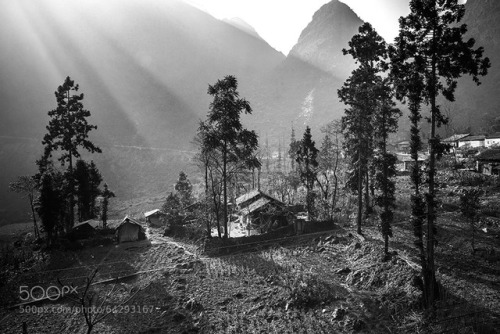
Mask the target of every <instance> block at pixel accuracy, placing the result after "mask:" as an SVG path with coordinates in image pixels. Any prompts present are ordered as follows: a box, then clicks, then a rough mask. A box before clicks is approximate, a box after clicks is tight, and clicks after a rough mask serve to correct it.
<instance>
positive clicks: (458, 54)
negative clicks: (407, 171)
mask: <svg viewBox="0 0 500 334" xmlns="http://www.w3.org/2000/svg"><path fill="white" fill-rule="evenodd" d="M464 13H465V6H464V5H460V4H459V3H458V0H411V1H410V14H409V15H408V16H406V17H402V18H401V19H400V21H399V26H400V31H399V36H398V37H397V38H396V43H395V47H396V50H397V51H396V56H395V57H394V58H393V62H396V63H399V64H404V63H415V64H416V66H406V67H405V66H400V65H396V67H399V68H400V69H401V71H399V73H398V75H399V76H400V77H402V78H410V77H413V76H415V74H414V73H413V71H419V73H420V74H421V75H422V83H423V89H422V91H421V96H420V98H421V99H422V101H423V102H425V103H426V104H427V105H428V106H429V109H430V117H429V121H430V123H431V126H430V136H429V153H430V156H429V167H428V170H427V180H428V193H427V194H426V195H425V202H426V210H427V212H426V214H425V218H426V220H427V228H426V233H425V237H426V240H425V246H426V249H425V259H424V261H425V263H424V264H423V265H422V269H423V272H424V273H423V276H424V300H425V304H426V306H427V307H433V306H434V302H435V300H436V269H435V261H434V246H435V244H436V236H435V232H436V228H435V224H436V206H437V205H436V189H435V186H436V184H435V176H436V159H437V157H438V155H439V154H440V152H441V151H442V148H443V146H442V145H441V144H440V141H439V136H438V135H437V134H436V128H437V127H439V126H440V125H441V124H443V123H445V122H446V118H445V117H444V115H443V114H442V113H441V111H440V108H439V106H438V104H437V98H438V96H439V95H442V96H443V97H444V98H446V99H447V100H449V101H454V98H455V97H454V92H455V89H456V87H457V79H458V78H459V77H460V76H462V75H464V74H468V75H471V76H472V79H473V81H474V82H476V83H478V84H479V76H482V75H485V74H486V73H487V69H488V68H489V67H490V63H489V60H488V58H483V48H482V47H479V48H476V49H475V48H474V44H475V41H474V39H473V38H470V39H468V40H466V41H464V35H465V34H466V32H467V26H466V25H465V24H460V21H461V20H462V18H463V16H464ZM413 100H414V101H416V100H417V99H415V98H414V99H413Z"/></svg>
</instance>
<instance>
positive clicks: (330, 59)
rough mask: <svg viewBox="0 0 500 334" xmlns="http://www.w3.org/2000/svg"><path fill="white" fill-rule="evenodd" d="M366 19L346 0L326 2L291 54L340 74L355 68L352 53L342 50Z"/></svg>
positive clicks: (345, 75)
mask: <svg viewBox="0 0 500 334" xmlns="http://www.w3.org/2000/svg"><path fill="white" fill-rule="evenodd" d="M361 24H363V21H362V20H361V19H360V18H359V17H358V16H357V15H356V13H354V12H353V11H352V10H351V8H349V7H348V6H347V5H346V4H344V3H342V2H340V1H338V0H333V1H331V2H329V3H327V4H325V5H323V6H322V7H321V8H320V9H319V10H318V11H317V12H316V13H315V14H314V16H313V19H312V21H311V23H309V25H308V26H307V27H306V28H305V29H304V30H303V31H302V34H301V35H300V38H299V40H298V42H297V44H296V45H295V46H294V47H293V48H292V50H291V52H290V55H289V56H290V57H295V58H298V59H300V60H302V61H304V62H307V63H309V64H310V65H312V66H315V67H317V68H318V69H321V70H323V71H326V72H328V73H331V74H333V75H335V76H338V77H347V76H348V75H349V74H350V73H351V71H352V70H353V69H354V62H353V61H352V58H351V57H346V56H344V55H343V54H342V49H344V48H347V47H348V44H347V43H348V42H349V40H350V39H351V38H352V36H353V35H354V34H356V33H357V32H358V28H359V26H360V25H361Z"/></svg>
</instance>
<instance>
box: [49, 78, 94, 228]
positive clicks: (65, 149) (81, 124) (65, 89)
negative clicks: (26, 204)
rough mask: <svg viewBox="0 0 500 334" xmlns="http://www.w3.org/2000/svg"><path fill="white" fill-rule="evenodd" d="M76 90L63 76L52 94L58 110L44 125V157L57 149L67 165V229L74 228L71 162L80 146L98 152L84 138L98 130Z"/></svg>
mask: <svg viewBox="0 0 500 334" xmlns="http://www.w3.org/2000/svg"><path fill="white" fill-rule="evenodd" d="M78 89H79V86H78V85H75V83H74V81H73V80H71V79H70V77H66V79H65V80H64V83H63V84H62V85H61V86H59V87H58V88H57V91H56V92H55V96H56V100H57V108H56V109H54V110H51V111H49V113H48V114H49V116H50V121H49V125H48V126H47V130H48V133H47V134H46V135H45V136H44V137H43V141H42V144H43V145H45V152H46V154H48V155H51V154H52V152H53V151H56V150H60V151H61V154H60V157H59V161H60V162H61V164H62V165H64V164H65V163H66V162H67V163H68V172H69V173H68V177H69V179H68V185H69V194H68V196H69V217H68V221H67V224H66V228H67V229H70V228H71V227H73V222H74V213H73V207H74V204H73V203H74V196H75V188H74V182H73V178H72V176H73V159H74V158H79V157H80V153H79V152H78V148H79V147H82V148H84V149H85V150H87V151H89V152H91V153H94V152H101V149H100V148H98V147H97V146H95V145H94V144H93V143H92V142H91V141H89V140H88V139H87V138H88V133H89V132H90V131H91V130H93V129H97V126H96V125H90V124H88V122H87V118H88V117H90V111H88V110H86V109H84V108H83V104H82V100H83V94H72V92H77V91H78Z"/></svg>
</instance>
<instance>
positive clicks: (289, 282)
mask: <svg viewBox="0 0 500 334" xmlns="http://www.w3.org/2000/svg"><path fill="white" fill-rule="evenodd" d="M281 280H282V284H283V286H284V287H285V288H286V289H287V290H288V292H289V296H288V304H289V305H293V306H295V307H299V308H301V307H312V306H315V305H318V304H321V303H323V302H328V301H329V300H331V298H332V297H333V293H332V289H331V288H330V287H329V286H328V284H327V283H325V282H324V281H322V280H321V279H320V278H319V277H318V275H316V274H313V273H311V272H305V273H304V272H302V273H285V274H283V275H282V277H281Z"/></svg>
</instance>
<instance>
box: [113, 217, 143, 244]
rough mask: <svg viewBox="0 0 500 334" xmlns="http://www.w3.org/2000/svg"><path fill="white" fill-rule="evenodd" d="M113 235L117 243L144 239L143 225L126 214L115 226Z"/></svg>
mask: <svg viewBox="0 0 500 334" xmlns="http://www.w3.org/2000/svg"><path fill="white" fill-rule="evenodd" d="M115 236H116V240H117V241H118V243H122V242H127V241H138V240H144V239H146V233H145V231H144V227H142V225H141V224H140V223H139V222H138V221H136V220H134V219H132V218H130V217H128V216H127V217H125V218H124V219H123V220H122V222H121V223H120V225H118V227H116V230H115Z"/></svg>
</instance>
